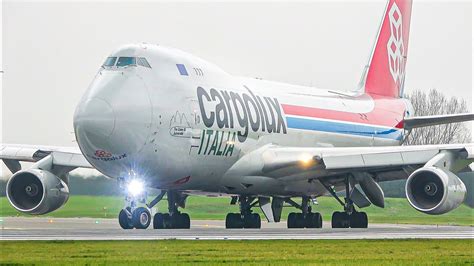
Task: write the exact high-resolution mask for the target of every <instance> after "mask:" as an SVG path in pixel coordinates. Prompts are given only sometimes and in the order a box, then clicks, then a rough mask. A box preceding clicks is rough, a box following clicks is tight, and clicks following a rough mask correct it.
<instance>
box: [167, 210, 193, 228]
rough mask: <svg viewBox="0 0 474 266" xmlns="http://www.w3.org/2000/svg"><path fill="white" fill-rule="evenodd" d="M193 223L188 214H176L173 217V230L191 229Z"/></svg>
mask: <svg viewBox="0 0 474 266" xmlns="http://www.w3.org/2000/svg"><path fill="white" fill-rule="evenodd" d="M190 226H191V221H190V219H189V215H188V214H187V213H176V214H174V215H172V216H171V228H173V229H189V228H190Z"/></svg>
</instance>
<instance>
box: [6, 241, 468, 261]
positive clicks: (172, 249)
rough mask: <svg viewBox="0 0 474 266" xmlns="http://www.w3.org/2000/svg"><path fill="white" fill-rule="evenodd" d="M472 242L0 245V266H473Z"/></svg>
mask: <svg viewBox="0 0 474 266" xmlns="http://www.w3.org/2000/svg"><path fill="white" fill-rule="evenodd" d="M473 243H474V242H473V241H472V240H263V241H251V240H250V241H248V240H247V241H237V240H236V241H221V240H215V241H181V240H162V241H30V242H27V241H22V242H20V241H11V242H10V241H1V242H0V253H1V256H0V264H20V263H21V264H48V265H51V264H61V265H70V264H81V265H84V264H124V265H126V264H129V265H130V264H133V265H136V264H159V265H163V264H174V265H176V264H197V263H199V264H224V263H225V264H239V265H241V264H259V265H261V264H263V265H288V264H292V265H296V264H324V265H331V264H332V265H341V264H358V265H387V264H390V265H393V264H399V265H407V264H409V265H446V264H453V265H460V264H466V265H473V264H474V255H473V250H474V249H473V248H474V247H473Z"/></svg>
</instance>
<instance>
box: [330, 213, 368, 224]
mask: <svg viewBox="0 0 474 266" xmlns="http://www.w3.org/2000/svg"><path fill="white" fill-rule="evenodd" d="M331 224H332V228H349V227H350V228H367V226H368V218H367V214H366V213H365V212H352V213H351V214H348V213H346V212H334V213H333V214H332V219H331Z"/></svg>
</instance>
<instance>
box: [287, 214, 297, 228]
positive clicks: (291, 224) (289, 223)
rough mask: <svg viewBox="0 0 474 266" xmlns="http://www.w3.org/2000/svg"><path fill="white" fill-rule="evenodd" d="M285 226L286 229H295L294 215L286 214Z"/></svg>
mask: <svg viewBox="0 0 474 266" xmlns="http://www.w3.org/2000/svg"><path fill="white" fill-rule="evenodd" d="M287 226H288V228H297V227H296V213H294V212H290V214H288V220H287Z"/></svg>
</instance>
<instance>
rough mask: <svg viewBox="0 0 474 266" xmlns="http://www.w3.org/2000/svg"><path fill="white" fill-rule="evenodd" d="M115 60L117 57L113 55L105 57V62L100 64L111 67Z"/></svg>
mask: <svg viewBox="0 0 474 266" xmlns="http://www.w3.org/2000/svg"><path fill="white" fill-rule="evenodd" d="M115 61H117V57H116V56H113V57H107V59H105V62H104V64H103V65H102V66H104V67H111V66H114V65H115Z"/></svg>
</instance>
